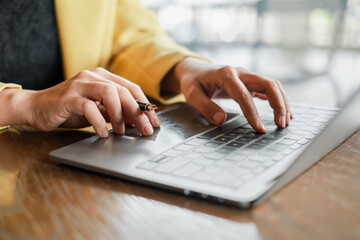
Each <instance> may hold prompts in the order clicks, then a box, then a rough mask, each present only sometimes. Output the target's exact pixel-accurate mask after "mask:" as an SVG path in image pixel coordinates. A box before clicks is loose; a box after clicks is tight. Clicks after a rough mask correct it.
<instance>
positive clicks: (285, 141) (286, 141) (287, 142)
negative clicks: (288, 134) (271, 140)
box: [279, 139, 296, 146]
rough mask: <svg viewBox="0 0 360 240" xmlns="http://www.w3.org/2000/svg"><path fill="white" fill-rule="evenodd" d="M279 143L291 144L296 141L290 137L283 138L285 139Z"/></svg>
mask: <svg viewBox="0 0 360 240" xmlns="http://www.w3.org/2000/svg"><path fill="white" fill-rule="evenodd" d="M279 143H280V144H283V145H287V146H290V145H293V144H294V143H296V141H294V140H290V139H283V140H281V141H279Z"/></svg>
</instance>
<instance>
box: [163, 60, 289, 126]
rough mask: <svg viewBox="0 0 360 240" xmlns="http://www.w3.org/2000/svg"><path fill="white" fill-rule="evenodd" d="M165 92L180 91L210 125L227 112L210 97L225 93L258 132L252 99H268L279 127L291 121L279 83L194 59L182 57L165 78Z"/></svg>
mask: <svg viewBox="0 0 360 240" xmlns="http://www.w3.org/2000/svg"><path fill="white" fill-rule="evenodd" d="M162 89H163V90H164V91H170V92H179V91H181V92H182V93H183V94H184V95H185V97H186V100H187V102H188V103H189V104H190V105H192V106H193V107H195V108H196V109H197V110H199V111H200V112H201V113H202V114H203V115H204V116H205V117H206V118H207V119H208V120H209V121H210V122H211V123H213V124H215V125H220V124H223V123H224V122H225V120H226V113H225V112H224V110H223V109H221V108H220V107H219V106H218V105H217V104H215V103H214V102H213V101H211V98H214V97H219V95H222V94H223V93H225V95H226V96H229V97H231V98H233V99H234V100H235V101H236V102H237V103H238V104H239V105H240V107H241V109H242V111H243V113H244V115H245V117H246V119H247V121H248V122H249V124H250V125H251V127H252V128H253V129H254V130H255V131H257V132H265V131H266V129H265V126H264V124H263V122H262V121H261V119H260V117H259V114H258V111H257V109H256V107H255V104H254V102H253V100H252V97H258V98H260V99H263V100H268V101H269V103H270V105H271V107H272V108H273V111H274V121H275V124H276V125H277V126H278V127H279V128H285V126H286V125H287V124H289V122H290V118H291V117H292V111H291V110H290V106H289V103H288V100H287V98H286V95H285V93H284V90H283V88H282V86H281V84H280V83H279V82H278V81H273V80H269V79H267V78H264V77H260V76H258V75H255V74H252V73H249V72H247V71H246V70H244V69H241V68H232V67H229V66H226V67H221V66H217V65H213V64H210V63H207V62H205V61H202V60H199V59H195V58H185V59H184V60H182V61H181V62H179V63H178V64H177V65H176V66H175V67H174V68H173V70H172V71H171V72H170V73H169V74H168V75H167V77H166V78H165V79H164V81H163V83H162Z"/></svg>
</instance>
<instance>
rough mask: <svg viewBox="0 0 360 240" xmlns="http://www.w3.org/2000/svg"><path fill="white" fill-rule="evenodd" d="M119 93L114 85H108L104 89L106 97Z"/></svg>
mask: <svg viewBox="0 0 360 240" xmlns="http://www.w3.org/2000/svg"><path fill="white" fill-rule="evenodd" d="M116 92H117V89H116V87H115V86H114V85H111V84H106V85H105V86H104V89H103V93H104V94H105V95H112V94H114V93H116Z"/></svg>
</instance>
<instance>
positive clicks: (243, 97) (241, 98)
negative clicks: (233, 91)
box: [237, 90, 251, 102]
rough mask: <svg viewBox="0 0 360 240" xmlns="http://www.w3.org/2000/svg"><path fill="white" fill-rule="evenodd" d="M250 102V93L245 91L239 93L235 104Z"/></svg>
mask: <svg viewBox="0 0 360 240" xmlns="http://www.w3.org/2000/svg"><path fill="white" fill-rule="evenodd" d="M250 100H251V95H250V93H249V92H248V91H247V90H246V91H241V92H240V93H239V95H238V99H237V102H249V101H250Z"/></svg>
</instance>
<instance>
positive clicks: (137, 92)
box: [94, 67, 160, 127]
mask: <svg viewBox="0 0 360 240" xmlns="http://www.w3.org/2000/svg"><path fill="white" fill-rule="evenodd" d="M94 72H96V73H97V74H99V75H100V76H102V77H105V78H106V79H109V80H111V81H113V82H115V83H117V84H119V85H121V86H123V87H125V88H127V89H128V90H129V92H130V93H131V95H132V96H133V97H134V99H136V100H139V101H141V102H146V103H147V102H149V100H148V99H147V97H146V96H145V94H144V92H143V91H142V90H141V88H140V87H139V86H138V85H136V84H135V83H132V82H130V81H129V80H126V79H125V78H122V77H120V76H118V75H116V74H114V73H111V72H109V71H107V70H106V69H104V68H101V67H98V68H96V69H95V70H94ZM144 113H145V115H146V116H147V117H148V118H149V120H150V122H151V125H152V126H153V127H160V120H159V118H158V117H157V115H156V113H155V112H147V111H146V112H144Z"/></svg>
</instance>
